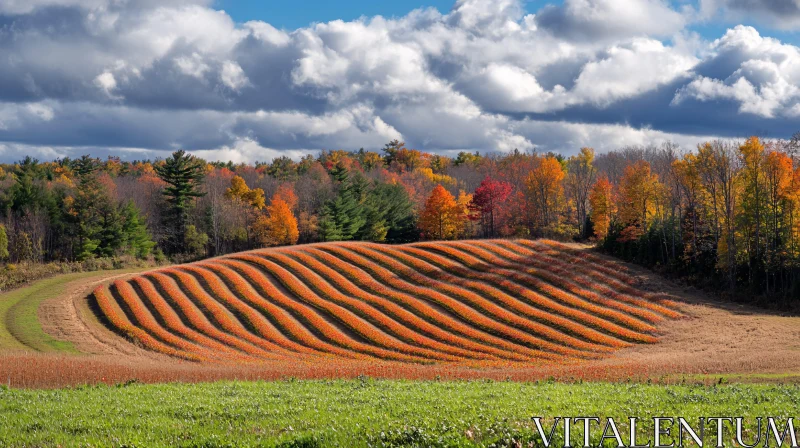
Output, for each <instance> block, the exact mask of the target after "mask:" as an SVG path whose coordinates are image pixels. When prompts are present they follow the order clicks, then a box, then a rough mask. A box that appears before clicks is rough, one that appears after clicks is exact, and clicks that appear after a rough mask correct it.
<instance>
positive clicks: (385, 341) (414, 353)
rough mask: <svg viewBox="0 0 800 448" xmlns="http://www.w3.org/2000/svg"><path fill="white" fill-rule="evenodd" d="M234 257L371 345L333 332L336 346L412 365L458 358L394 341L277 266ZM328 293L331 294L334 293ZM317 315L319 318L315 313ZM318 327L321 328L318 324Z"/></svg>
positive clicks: (254, 259) (246, 256) (257, 260)
mask: <svg viewBox="0 0 800 448" xmlns="http://www.w3.org/2000/svg"><path fill="white" fill-rule="evenodd" d="M234 258H235V259H236V260H243V261H247V262H250V263H252V264H256V265H258V266H259V267H260V268H261V269H263V270H265V271H266V272H269V273H270V274H272V275H273V276H274V277H275V278H276V279H278V281H280V283H281V284H282V285H283V286H284V287H286V288H287V289H288V290H289V291H290V292H291V293H292V294H294V296H295V297H297V298H298V299H299V300H300V301H303V302H306V303H308V304H309V305H311V306H313V307H315V308H317V309H320V310H323V311H326V312H328V313H329V315H330V316H333V317H334V318H335V319H337V320H338V321H339V322H341V323H342V324H343V325H344V326H346V327H347V328H350V329H351V330H352V331H354V332H355V333H357V334H359V335H360V336H362V337H363V338H365V339H366V340H367V341H369V342H371V344H365V343H361V342H358V341H356V340H355V339H353V338H349V337H345V335H344V333H343V332H341V331H338V330H335V331H330V332H329V333H330V335H331V336H332V338H334V337H335V338H337V343H339V344H341V345H344V346H345V347H348V348H350V349H352V350H355V351H359V352H362V353H368V354H371V355H373V356H376V357H379V358H384V359H397V360H401V361H410V362H421V361H423V360H425V359H440V360H449V361H457V360H458V359H459V358H456V357H452V356H446V355H441V354H439V353H436V352H434V351H431V350H425V349H419V348H417V347H413V346H411V345H408V344H406V343H403V342H400V341H398V340H396V339H394V338H391V337H388V336H387V335H386V333H383V332H382V331H380V330H379V329H377V328H376V327H374V326H373V325H371V324H369V323H367V322H364V320H362V319H360V318H359V317H358V316H357V315H355V314H353V312H351V311H350V310H348V309H346V308H344V307H342V306H340V305H338V304H335V303H331V302H329V301H327V300H324V299H322V298H321V297H319V296H318V295H317V294H316V293H315V292H314V291H312V290H311V289H310V288H309V287H308V286H306V285H305V284H304V283H303V282H301V281H300V280H298V279H297V277H295V276H294V275H292V274H291V273H290V272H288V271H287V270H286V269H284V268H283V267H281V266H280V265H278V264H276V263H273V262H271V261H269V260H265V259H263V258H261V257H255V256H252V255H238V256H235V257H234ZM262 275H263V274H262ZM328 292H331V293H332V291H331V290H329V291H328ZM362 311H364V310H362ZM314 316H317V315H316V314H314ZM317 317H318V316H317ZM320 321H321V322H323V323H324V325H326V326H329V327H330V329H331V330H334V327H333V326H332V325H330V324H328V323H327V322H326V321H325V320H324V319H320ZM315 327H316V328H319V327H317V326H316V325H315ZM372 344H375V345H372ZM387 349H390V350H387Z"/></svg>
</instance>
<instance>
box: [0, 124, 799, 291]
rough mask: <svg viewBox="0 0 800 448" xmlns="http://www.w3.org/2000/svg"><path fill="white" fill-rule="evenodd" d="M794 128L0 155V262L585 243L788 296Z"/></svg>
mask: <svg viewBox="0 0 800 448" xmlns="http://www.w3.org/2000/svg"><path fill="white" fill-rule="evenodd" d="M798 149H800V134H798V135H796V136H795V137H794V138H792V139H790V140H765V139H761V138H758V137H751V138H749V139H746V140H743V141H726V140H718V141H711V142H706V143H703V144H700V145H698V146H697V148H693V149H691V150H684V149H682V148H680V147H678V146H677V145H675V144H672V143H664V144H662V145H660V146H646V147H642V146H630V147H625V148H621V149H619V150H616V151H611V152H607V153H603V154H596V153H595V151H594V150H593V149H591V148H582V149H580V150H579V151H578V152H577V154H576V155H573V156H570V157H564V156H562V155H559V154H553V153H547V154H539V153H536V152H520V151H513V152H510V153H506V154H491V153H490V154H481V153H477V152H476V153H470V152H460V153H458V154H457V156H455V157H448V156H445V155H436V154H429V153H425V152H421V151H418V150H414V149H409V148H407V147H406V145H405V144H404V143H403V142H400V141H392V142H390V143H388V144H386V145H385V146H384V148H382V149H381V150H380V151H366V150H364V149H361V150H359V151H341V150H336V151H321V152H320V153H319V154H317V155H306V156H305V157H303V158H302V159H300V160H299V161H297V160H292V159H290V158H288V157H281V158H277V159H274V160H272V161H271V162H263V163H255V164H234V163H231V162H228V163H222V162H207V161H204V160H201V159H198V158H196V157H194V156H192V155H190V154H189V153H187V152H185V151H177V152H175V153H173V154H172V155H171V156H170V157H168V158H166V159H161V160H155V161H151V160H141V161H123V160H121V159H119V158H116V157H109V158H108V159H107V160H100V159H96V158H92V157H90V156H83V157H81V158H78V159H69V158H63V159H58V160H55V161H47V162H40V161H38V160H35V159H32V158H30V157H27V158H25V159H24V160H20V161H19V162H17V163H14V164H5V165H0V262H5V263H6V266H8V265H11V264H18V263H44V262H62V261H64V262H72V261H85V260H95V259H105V258H114V257H122V256H127V257H136V258H139V259H151V260H152V259H155V260H160V261H166V260H170V261H175V262H181V261H188V260H194V259H200V258H205V257H210V256H218V255H223V254H227V253H232V252H238V251H244V250H249V249H254V248H260V247H270V246H284V245H292V244H302V243H312V242H320V241H350V240H360V241H374V242H384V243H392V244H397V243H405V242H412V241H418V240H421V239H422V240H454V239H475V238H497V237H514V238H542V237H546V238H551V239H556V240H561V241H596V242H597V243H598V246H599V247H600V248H601V249H602V250H604V251H606V252H608V253H610V254H612V255H615V256H617V257H620V258H623V259H625V260H628V261H632V262H636V263H639V264H642V265H645V266H648V267H652V268H654V269H656V270H659V271H661V272H664V273H668V274H671V275H674V276H679V277H681V278H684V279H685V280H687V281H688V282H690V283H692V284H695V285H698V286H701V287H706V288H712V289H715V290H718V291H721V292H724V293H725V294H729V295H731V296H733V297H739V298H742V297H744V298H747V299H749V300H751V301H761V302H765V303H766V302H768V303H770V304H775V305H779V306H794V305H796V302H797V298H798V297H800V158H798Z"/></svg>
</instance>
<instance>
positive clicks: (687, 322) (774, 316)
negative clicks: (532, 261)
mask: <svg viewBox="0 0 800 448" xmlns="http://www.w3.org/2000/svg"><path fill="white" fill-rule="evenodd" d="M573 247H575V248H580V249H583V250H588V246H583V245H577V244H576V245H573ZM609 259H611V260H614V261H616V262H619V260H617V259H612V258H609ZM625 266H626V267H627V268H628V270H629V273H630V274H633V275H635V276H636V277H638V280H639V283H640V285H639V287H640V288H642V289H645V290H648V291H652V292H656V293H664V294H666V295H668V296H669V298H670V299H671V300H674V301H675V302H678V303H679V307H680V311H681V312H682V313H683V314H684V315H685V317H684V318H681V319H677V320H671V321H665V322H662V323H660V324H659V325H658V330H659V333H660V335H659V342H658V343H657V344H653V345H636V346H633V347H630V348H627V349H623V350H620V351H618V352H617V353H615V354H614V355H613V356H611V357H609V358H607V359H605V360H602V361H598V363H600V364H606V365H608V364H615V363H634V364H636V365H641V366H652V367H653V370H654V371H661V372H663V373H664V374H669V373H707V374H725V373H741V374H753V373H796V374H797V375H800V316H797V315H791V314H782V313H779V312H775V311H769V310H764V309H760V308H756V307H752V306H748V305H742V304H736V303H731V302H724V301H722V300H720V299H716V298H712V297H709V296H708V295H707V294H705V293H703V292H702V291H699V290H697V289H695V288H692V287H685V286H680V285H677V284H675V283H673V282H670V281H668V280H665V279H664V278H663V277H661V276H659V275H658V274H655V273H653V272H652V271H649V270H646V269H643V268H641V267H638V266H635V265H631V264H625Z"/></svg>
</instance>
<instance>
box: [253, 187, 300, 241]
mask: <svg viewBox="0 0 800 448" xmlns="http://www.w3.org/2000/svg"><path fill="white" fill-rule="evenodd" d="M253 230H254V232H255V234H256V238H257V239H258V242H259V243H261V244H263V245H265V246H287V245H291V244H296V243H297V240H298V238H299V237H300V231H299V230H298V228H297V218H295V216H294V213H292V209H291V207H290V206H289V204H288V203H287V202H286V201H285V200H284V199H282V198H281V196H280V195H278V194H276V195H275V196H273V197H272V200H271V201H270V204H269V206H268V207H267V214H266V215H265V216H261V217H259V218H258V220H257V221H256V223H255V224H254V225H253Z"/></svg>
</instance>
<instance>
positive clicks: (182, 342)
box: [114, 280, 214, 359]
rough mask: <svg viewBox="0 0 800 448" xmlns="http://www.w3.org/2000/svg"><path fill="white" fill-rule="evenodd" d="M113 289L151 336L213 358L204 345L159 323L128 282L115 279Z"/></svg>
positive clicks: (187, 350) (183, 349) (181, 348)
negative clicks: (170, 330) (178, 334)
mask: <svg viewBox="0 0 800 448" xmlns="http://www.w3.org/2000/svg"><path fill="white" fill-rule="evenodd" d="M114 289H115V290H116V291H117V294H118V295H119V297H120V298H121V299H122V301H123V303H124V305H125V306H126V307H127V308H128V309H129V310H130V312H131V315H132V316H133V317H134V319H136V324H137V326H138V327H141V328H142V329H143V330H145V331H147V332H148V333H150V334H151V335H152V336H153V337H155V338H157V339H159V340H161V341H162V342H164V343H166V344H169V345H171V346H173V347H175V348H177V349H180V350H182V351H185V352H189V353H193V354H195V355H199V356H201V357H203V358H205V359H214V354H213V353H212V352H210V351H209V350H208V349H207V348H206V347H203V346H201V345H199V344H195V343H194V342H190V341H189V340H187V339H184V338H182V337H179V336H177V335H175V334H173V333H171V332H169V331H167V330H166V329H165V328H164V327H162V326H161V324H159V323H158V321H157V320H156V318H155V317H154V316H153V315H152V314H151V313H150V310H148V309H147V307H146V306H145V305H144V303H143V302H142V301H141V300H140V298H139V294H137V292H136V290H134V289H133V286H131V285H130V284H129V283H128V282H126V281H123V280H117V281H115V282H114Z"/></svg>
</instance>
